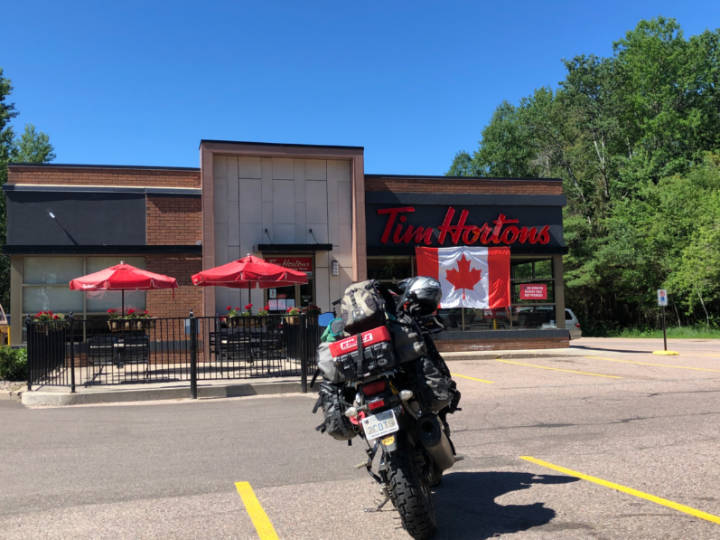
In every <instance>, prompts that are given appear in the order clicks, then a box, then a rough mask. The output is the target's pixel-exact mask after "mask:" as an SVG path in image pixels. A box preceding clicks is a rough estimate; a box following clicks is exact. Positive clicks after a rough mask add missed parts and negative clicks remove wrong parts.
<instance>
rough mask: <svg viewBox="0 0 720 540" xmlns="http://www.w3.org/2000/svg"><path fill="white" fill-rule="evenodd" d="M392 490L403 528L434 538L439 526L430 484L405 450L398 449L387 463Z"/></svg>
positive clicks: (420, 536) (421, 539)
mask: <svg viewBox="0 0 720 540" xmlns="http://www.w3.org/2000/svg"><path fill="white" fill-rule="evenodd" d="M387 477H388V491H389V494H390V500H391V501H392V503H393V504H394V505H395V508H396V509H397V511H398V513H399V514H400V519H401V521H402V525H403V528H404V529H405V530H406V531H407V532H408V533H409V534H410V536H412V537H413V538H416V539H418V540H425V539H428V538H432V537H433V535H434V534H435V531H436V529H437V522H436V519H435V508H434V506H433V503H432V494H431V493H430V486H429V485H428V482H427V480H426V479H425V478H423V475H421V474H420V473H419V471H418V470H417V468H416V466H415V460H414V459H412V458H411V456H409V455H407V453H406V452H404V451H402V450H401V451H399V452H394V453H393V454H392V455H391V456H389V460H388V463H387Z"/></svg>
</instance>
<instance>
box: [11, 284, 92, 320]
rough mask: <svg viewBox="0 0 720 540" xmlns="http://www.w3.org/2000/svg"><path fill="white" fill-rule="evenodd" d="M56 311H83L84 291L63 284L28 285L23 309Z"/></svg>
mask: <svg viewBox="0 0 720 540" xmlns="http://www.w3.org/2000/svg"><path fill="white" fill-rule="evenodd" d="M48 310H51V311H55V312H58V313H69V312H71V311H72V312H73V313H82V310H83V302H82V293H80V292H78V291H71V290H70V289H69V288H68V285H67V283H64V284H63V286H45V287H43V286H37V285H34V286H28V287H25V288H24V289H23V311H24V312H25V313H37V312H38V311H48Z"/></svg>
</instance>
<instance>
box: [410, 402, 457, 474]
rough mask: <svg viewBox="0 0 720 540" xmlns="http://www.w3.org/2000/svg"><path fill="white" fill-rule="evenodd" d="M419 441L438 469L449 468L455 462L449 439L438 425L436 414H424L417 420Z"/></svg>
mask: <svg viewBox="0 0 720 540" xmlns="http://www.w3.org/2000/svg"><path fill="white" fill-rule="evenodd" d="M418 431H419V434H420V442H421V443H422V445H423V446H424V447H425V450H427V452H428V454H430V455H431V456H432V458H433V460H434V461H435V463H436V464H437V466H438V467H440V470H443V471H444V470H445V469H449V468H450V467H452V466H453V465H454V464H455V456H454V455H453V451H452V448H451V447H450V441H449V440H448V438H447V436H446V435H445V432H444V431H443V430H442V428H441V427H440V421H439V420H438V418H437V417H436V416H431V415H429V416H424V417H422V418H420V419H419V420H418Z"/></svg>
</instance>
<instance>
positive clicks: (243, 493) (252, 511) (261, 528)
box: [235, 482, 278, 540]
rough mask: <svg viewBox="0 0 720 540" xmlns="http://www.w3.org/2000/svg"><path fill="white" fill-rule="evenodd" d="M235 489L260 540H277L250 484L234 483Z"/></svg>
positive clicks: (273, 529)
mask: <svg viewBox="0 0 720 540" xmlns="http://www.w3.org/2000/svg"><path fill="white" fill-rule="evenodd" d="M235 488H236V489H237V492H238V493H239V494H240V497H241V498H242V501H243V503H244V504H245V508H246V510H247V513H248V515H249V516H250V519H251V520H252V522H253V525H255V530H256V531H257V533H258V536H259V537H260V540H278V535H277V533H276V532H275V528H274V527H273V525H272V523H271V522H270V519H269V518H268V517H267V514H266V513H265V510H263V507H262V505H261V504H260V501H258V499H257V497H256V496H255V492H254V491H253V488H252V487H251V486H250V482H235Z"/></svg>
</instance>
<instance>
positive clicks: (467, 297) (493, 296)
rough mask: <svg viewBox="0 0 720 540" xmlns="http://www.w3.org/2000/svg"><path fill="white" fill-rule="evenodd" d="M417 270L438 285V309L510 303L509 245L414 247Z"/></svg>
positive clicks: (494, 307) (486, 307) (498, 306)
mask: <svg viewBox="0 0 720 540" xmlns="http://www.w3.org/2000/svg"><path fill="white" fill-rule="evenodd" d="M415 255H416V256H417V273H418V275H419V276H429V277H432V278H435V279H437V280H438V281H439V282H440V285H441V286H442V299H441V300H440V307H442V308H458V307H468V308H478V309H496V308H503V307H507V306H508V305H510V248H508V247H496V248H495V247H493V248H487V247H466V246H457V247H447V248H428V247H416V248H415Z"/></svg>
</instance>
